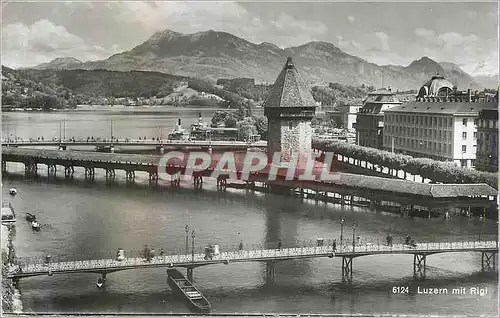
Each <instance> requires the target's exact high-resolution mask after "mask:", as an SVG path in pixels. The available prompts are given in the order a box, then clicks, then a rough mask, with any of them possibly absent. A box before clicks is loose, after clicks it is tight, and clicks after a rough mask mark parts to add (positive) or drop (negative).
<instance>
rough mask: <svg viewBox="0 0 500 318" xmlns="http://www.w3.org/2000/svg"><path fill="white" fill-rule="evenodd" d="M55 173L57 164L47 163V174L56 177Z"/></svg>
mask: <svg viewBox="0 0 500 318" xmlns="http://www.w3.org/2000/svg"><path fill="white" fill-rule="evenodd" d="M56 175H57V166H56V165H55V164H50V163H49V164H47V176H48V177H49V178H50V177H54V178H55V177H56Z"/></svg>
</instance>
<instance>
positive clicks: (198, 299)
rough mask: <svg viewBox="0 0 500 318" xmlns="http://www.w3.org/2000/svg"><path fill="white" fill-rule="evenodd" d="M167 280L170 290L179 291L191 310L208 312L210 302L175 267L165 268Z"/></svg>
mask: <svg viewBox="0 0 500 318" xmlns="http://www.w3.org/2000/svg"><path fill="white" fill-rule="evenodd" d="M167 274H168V279H167V282H168V284H169V285H170V287H171V288H172V290H174V291H176V292H179V293H181V294H182V296H183V297H184V300H185V301H186V302H187V303H188V305H189V307H190V308H191V310H193V311H196V312H200V313H209V312H210V308H211V305H210V302H209V301H208V300H207V299H206V298H205V296H203V295H202V293H200V291H199V290H198V289H197V288H196V287H195V286H194V285H193V284H192V283H191V282H190V281H189V280H188V279H186V277H184V275H182V274H181V272H179V271H178V270H176V269H167Z"/></svg>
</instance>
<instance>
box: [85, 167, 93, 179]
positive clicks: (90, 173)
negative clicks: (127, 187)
mask: <svg viewBox="0 0 500 318" xmlns="http://www.w3.org/2000/svg"><path fill="white" fill-rule="evenodd" d="M85 180H95V168H94V167H85Z"/></svg>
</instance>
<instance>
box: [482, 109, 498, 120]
mask: <svg viewBox="0 0 500 318" xmlns="http://www.w3.org/2000/svg"><path fill="white" fill-rule="evenodd" d="M479 118H480V119H498V109H483V110H482V111H481V112H480V113H479Z"/></svg>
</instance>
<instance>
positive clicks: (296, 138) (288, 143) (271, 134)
mask: <svg viewBox="0 0 500 318" xmlns="http://www.w3.org/2000/svg"><path fill="white" fill-rule="evenodd" d="M268 123H269V126H268V127H269V128H268V129H269V131H268V154H269V155H270V156H272V155H273V153H274V152H277V151H281V157H282V160H287V159H289V158H290V155H291V154H292V153H296V154H299V155H301V156H310V155H311V142H312V128H311V121H310V120H304V119H290V120H289V119H283V120H280V119H279V118H276V119H269V122H268ZM290 123H291V125H292V127H291V129H290Z"/></svg>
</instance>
